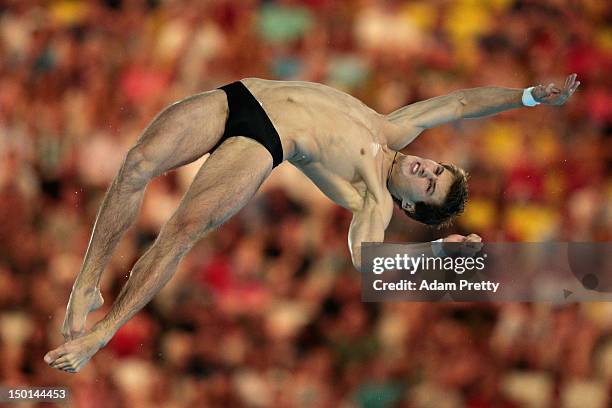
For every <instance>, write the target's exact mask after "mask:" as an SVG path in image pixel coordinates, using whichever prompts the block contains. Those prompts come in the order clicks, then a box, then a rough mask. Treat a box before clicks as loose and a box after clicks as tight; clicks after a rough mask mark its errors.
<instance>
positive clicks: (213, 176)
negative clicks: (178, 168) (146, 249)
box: [160, 136, 272, 244]
mask: <svg viewBox="0 0 612 408" xmlns="http://www.w3.org/2000/svg"><path fill="white" fill-rule="evenodd" d="M271 171H272V156H271V155H270V153H269V152H268V150H267V149H266V148H265V147H263V146H262V145H261V144H260V143H258V142H256V141H254V140H253V139H250V138H246V137H242V136H235V137H231V138H229V139H227V140H226V141H224V142H223V143H222V144H221V146H219V147H218V148H217V149H216V150H215V151H214V152H213V153H212V155H211V156H210V157H209V158H208V160H206V161H205V162H204V164H203V165H202V167H200V169H199V170H198V173H197V174H196V176H195V178H194V180H193V181H192V183H191V185H190V186H189V189H188V190H187V191H186V192H185V195H184V196H183V198H182V200H181V203H180V205H179V207H178V208H177V210H176V212H175V213H174V214H173V216H172V217H171V218H170V220H169V221H168V222H167V223H166V225H165V226H164V228H163V229H162V234H163V232H164V230H165V231H166V232H168V229H169V230H170V231H172V233H173V234H172V235H178V236H183V237H185V238H186V239H187V240H188V241H189V242H188V243H190V244H194V243H195V241H197V240H198V239H200V238H201V237H202V236H203V235H204V234H205V233H206V232H208V231H209V230H210V229H212V228H215V227H217V226H218V225H221V224H222V223H224V222H225V221H226V220H227V219H229V218H230V217H232V216H233V215H234V214H236V212H238V211H239V210H240V209H241V208H242V207H243V206H244V205H245V204H246V203H247V202H248V201H249V200H250V199H251V197H253V195H254V194H255V193H256V192H257V190H258V189H259V186H260V185H261V184H262V183H263V181H264V180H265V179H266V178H267V177H268V175H269V174H270V172H271ZM162 234H160V235H162Z"/></svg>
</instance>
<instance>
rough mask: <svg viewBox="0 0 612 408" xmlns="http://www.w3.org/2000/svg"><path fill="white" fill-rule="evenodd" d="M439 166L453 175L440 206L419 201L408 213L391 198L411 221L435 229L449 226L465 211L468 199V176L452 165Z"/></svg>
mask: <svg viewBox="0 0 612 408" xmlns="http://www.w3.org/2000/svg"><path fill="white" fill-rule="evenodd" d="M440 164H441V165H442V166H444V168H445V169H446V170H448V171H450V173H451V174H452V175H453V182H452V183H451V186H450V188H449V189H448V193H447V194H446V198H445V199H444V202H443V203H442V204H430V203H425V202H422V201H419V202H417V203H414V211H408V210H404V209H403V208H402V201H401V200H399V199H398V198H397V197H395V196H393V195H392V197H393V201H394V202H395V204H397V205H398V206H399V208H401V209H402V210H403V211H404V212H405V213H406V215H407V216H409V217H410V218H412V219H413V220H415V221H419V222H422V223H423V224H427V225H431V226H434V227H436V228H445V227H448V226H450V225H451V224H452V223H453V220H454V219H455V218H456V217H457V216H458V215H459V214H461V213H462V212H463V210H464V209H465V204H466V203H467V199H468V183H467V179H468V174H467V173H466V172H465V171H464V170H463V169H461V168H459V167H457V166H455V165H454V164H450V163H440Z"/></svg>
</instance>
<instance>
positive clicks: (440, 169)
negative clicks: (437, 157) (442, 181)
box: [436, 166, 444, 176]
mask: <svg viewBox="0 0 612 408" xmlns="http://www.w3.org/2000/svg"><path fill="white" fill-rule="evenodd" d="M442 172H444V166H438V168H437V169H436V176H439V175H440V174H442Z"/></svg>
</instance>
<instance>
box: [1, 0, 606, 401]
mask: <svg viewBox="0 0 612 408" xmlns="http://www.w3.org/2000/svg"><path fill="white" fill-rule="evenodd" d="M572 72H576V73H577V74H578V79H579V80H580V81H581V83H582V85H581V86H580V88H579V90H578V91H577V93H576V94H575V95H574V96H573V97H572V98H571V99H570V100H569V101H568V103H567V104H566V105H565V106H563V107H560V108H551V107H537V108H529V109H528V108H525V109H519V110H516V111H512V112H507V113H504V114H501V115H498V116H496V117H495V118H487V119H480V120H466V121H461V122H457V123H454V124H452V125H447V126H443V127H440V128H437V129H432V130H429V131H427V132H426V133H424V134H423V135H422V136H421V137H420V139H419V140H418V141H416V142H415V143H414V144H412V145H410V146H408V147H407V149H406V152H410V153H411V154H417V155H422V156H424V157H430V158H432V159H434V160H438V161H450V162H454V163H456V164H458V165H460V166H462V167H464V168H465V169H466V170H467V171H468V172H469V173H470V175H471V176H470V201H469V204H468V206H467V209H466V212H465V214H464V215H463V216H462V217H461V218H460V219H459V221H458V222H457V223H456V225H455V226H453V227H451V228H450V229H448V230H445V231H432V230H431V229H428V228H425V227H423V226H420V225H418V224H416V223H414V222H412V221H410V220H408V219H406V217H404V216H402V214H400V213H399V212H398V213H397V214H396V215H395V217H394V219H393V221H392V223H391V227H390V230H389V233H388V235H387V239H388V240H390V241H397V242H404V241H426V240H431V239H434V238H438V237H440V236H445V234H448V233H449V232H451V231H452V232H458V233H472V232H474V233H478V234H480V235H481V236H483V238H484V239H485V240H487V241H530V242H537V241H555V240H559V241H601V242H605V241H610V240H611V239H612V199H611V198H612V172H611V171H610V170H611V166H610V163H611V157H612V143H610V140H611V135H612V76H611V75H610V72H612V3H610V2H606V1H601V0H541V1H536V0H533V1H527V0H456V1H451V0H432V1H424V0H423V1H392V0H389V1H383V0H380V1H374V0H347V1H335V0H278V1H263V0H261V1H257V0H219V1H199V0H183V1H179V0H104V1H103V0H91V1H71V0H5V1H2V2H0V360H1V361H2V364H1V365H0V383H1V384H3V385H13V386H16V385H38V386H57V385H65V386H68V387H70V390H71V392H72V396H71V400H72V405H73V406H75V407H137V408H140V407H143V408H145V407H162V406H163V407H169V408H174V407H176V408H179V407H192V406H198V407H242V406H244V407H409V408H429V407H435V408H447V407H448V408H455V407H457V408H458V407H469V408H488V407H500V408H513V407H534V408H537V407H552V406H555V407H564V408H573V407H580V408H590V407H593V408H600V407H601V408H604V407H608V406H611V404H612V402H611V401H612V399H611V398H610V397H611V395H612V331H611V329H612V306H611V305H608V304H600V303H590V304H574V305H566V306H555V305H551V304H522V303H504V304H494V303H490V304H441V303H435V304H434V303H432V304H428V303H380V304H375V303H363V302H361V298H360V279H359V275H358V273H357V272H356V271H355V270H354V269H353V267H352V265H351V262H350V256H349V254H348V249H347V238H346V237H347V230H348V224H349V222H350V217H351V215H350V214H349V213H348V212H347V211H345V210H343V209H341V208H338V207H336V206H334V205H332V204H331V203H330V202H329V201H328V200H327V199H326V198H324V197H323V196H322V195H321V194H320V193H319V192H318V191H317V190H316V189H315V188H314V186H313V185H312V184H310V182H308V181H306V180H305V178H304V177H303V176H302V175H300V174H299V173H298V172H297V171H296V170H295V169H293V168H291V167H290V165H289V164H285V165H283V166H281V167H280V168H278V169H276V170H275V172H274V174H273V176H272V177H271V179H270V180H269V181H268V182H266V184H265V185H264V186H263V188H262V189H261V191H260V192H259V193H258V195H257V196H256V197H255V198H254V200H253V201H252V202H251V203H250V204H249V205H248V206H247V207H245V208H244V209H243V210H242V211H241V212H240V213H239V214H238V215H237V216H236V217H234V218H233V219H232V220H230V221H229V222H228V223H227V224H226V225H224V226H222V227H221V228H219V229H218V230H217V231H215V232H213V233H211V234H210V235H209V236H208V237H206V238H205V239H203V240H202V241H201V242H200V243H199V244H198V245H197V246H196V247H195V248H194V249H193V250H192V251H191V252H190V253H189V255H188V256H187V257H186V258H185V259H184V260H183V262H182V264H181V266H180V270H179V272H178V273H177V275H176V276H175V277H174V278H173V280H171V281H170V283H169V284H168V285H167V286H166V288H164V289H163V290H162V292H160V294H159V295H158V296H157V297H156V298H155V299H154V300H153V302H152V303H151V304H149V305H148V306H147V307H146V308H145V309H144V310H143V311H142V312H141V313H139V314H138V315H137V316H136V317H134V318H133V319H132V320H131V321H130V322H128V323H127V324H126V325H125V326H124V327H123V328H122V329H121V330H120V331H119V332H118V333H117V335H116V336H115V338H114V339H113V340H112V341H111V342H110V343H109V344H108V345H107V347H106V348H104V349H103V350H101V351H100V352H99V353H98V354H97V355H96V356H95V357H94V358H93V360H92V361H91V362H90V363H89V364H88V365H87V366H86V367H85V368H84V369H83V370H82V371H81V372H80V373H78V374H76V375H72V374H66V373H63V372H59V371H57V370H53V369H51V368H49V367H48V366H46V364H45V363H44V362H43V360H42V357H43V355H44V354H45V352H47V351H48V350H50V349H51V348H54V347H56V346H57V345H59V344H60V343H61V342H62V340H63V339H62V337H61V335H60V333H59V328H60V326H61V322H62V320H63V316H64V310H65V306H66V303H67V300H68V296H69V293H70V289H71V285H72V283H73V282H74V278H75V276H76V274H77V273H78V271H79V269H80V266H81V262H82V256H83V254H84V251H85V248H86V246H87V243H88V239H89V235H90V233H91V229H92V226H93V221H94V220H95V216H96V213H97V210H98V206H99V205H100V203H101V199H102V197H103V194H104V192H105V191H106V188H107V187H108V185H109V184H110V182H111V181H112V179H113V177H114V175H115V173H116V172H117V170H118V168H119V166H120V164H121V162H122V160H123V157H124V154H125V152H126V151H127V149H128V148H129V147H130V146H131V145H132V144H133V143H134V141H135V140H136V138H137V137H138V135H139V133H140V132H141V131H142V129H143V128H144V127H145V126H146V125H147V123H148V122H149V121H151V119H152V118H153V117H154V115H155V114H156V113H157V112H158V111H159V110H160V109H162V108H163V107H164V106H166V105H168V104H169V103H171V102H173V101H176V100H178V99H181V98H183V97H186V96H188V95H190V94H193V93H196V92H201V91H205V90H209V89H212V88H215V87H218V86H220V85H223V84H225V83H228V82H231V81H234V80H236V79H239V78H243V77H261V78H269V79H286V80H292V79H299V80H306V81H316V82H322V83H326V84H328V85H330V86H333V87H336V88H338V89H341V90H343V91H346V92H348V93H350V94H352V95H354V96H356V97H358V98H360V99H361V100H362V101H363V102H364V103H366V104H368V105H369V106H371V107H372V108H374V109H376V110H377V111H379V112H380V113H389V112H391V111H393V110H395V109H397V108H399V107H401V106H403V105H406V104H408V103H412V102H415V101H418V100H422V99H426V98H429V97H433V96H437V95H441V94H445V93H448V92H450V91H453V90H456V89H460V88H468V87H476V86H486V85H497V86H507V87H517V88H523V87H526V86H529V85H537V84H538V83H545V84H546V83H548V82H556V83H557V84H559V85H561V84H562V83H563V80H564V78H565V76H566V75H567V74H569V73H572ZM200 164H201V160H199V161H198V162H196V163H193V164H191V165H188V166H186V167H184V168H181V169H179V170H177V171H174V172H171V173H167V174H164V175H162V176H160V177H159V178H157V179H155V180H154V181H153V182H151V183H150V184H149V186H148V187H147V193H146V197H145V202H144V204H143V207H142V211H141V213H140V216H139V218H138V221H137V223H136V225H135V226H134V227H133V228H132V229H130V231H129V232H128V233H127V234H126V236H125V237H124V239H123V240H122V242H121V243H120V245H119V247H118V249H117V251H116V253H115V256H114V257H113V260H112V262H111V264H110V265H109V267H108V268H107V271H106V272H105V275H104V277H103V279H102V293H103V295H104V297H105V300H106V303H105V305H104V306H103V308H102V309H101V310H99V311H96V312H94V313H93V314H92V315H90V316H91V317H90V321H91V322H94V321H96V320H98V319H99V318H101V316H103V313H104V311H105V310H106V309H107V308H108V306H109V305H110V304H111V303H112V300H113V299H114V297H115V296H116V295H117V293H118V292H119V290H120V288H121V286H122V285H123V284H124V283H125V281H126V280H127V276H128V274H129V270H130V267H131V266H132V265H133V264H134V262H135V261H136V260H137V259H138V257H139V256H140V255H141V254H142V253H143V251H144V250H145V249H146V248H147V247H148V246H149V245H150V244H151V243H152V240H153V239H154V238H155V236H156V233H157V232H158V231H159V228H160V226H161V225H162V224H163V223H164V221H165V220H166V219H167V218H168V217H169V216H170V215H171V214H172V212H173V211H174V209H175V208H176V206H177V204H178V202H179V200H180V198H181V195H182V193H183V192H184V191H185V189H186V188H187V186H188V185H189V182H190V180H191V178H192V177H193V175H194V174H195V171H197V169H198V167H199V165H200ZM91 322H90V324H91ZM30 406H34V405H30Z"/></svg>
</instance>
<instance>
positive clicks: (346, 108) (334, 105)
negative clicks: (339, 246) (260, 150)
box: [242, 78, 393, 212]
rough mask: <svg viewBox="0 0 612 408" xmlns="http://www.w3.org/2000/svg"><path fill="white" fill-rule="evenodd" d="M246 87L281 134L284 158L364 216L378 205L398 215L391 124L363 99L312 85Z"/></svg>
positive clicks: (251, 81)
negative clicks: (387, 161) (389, 169)
mask: <svg viewBox="0 0 612 408" xmlns="http://www.w3.org/2000/svg"><path fill="white" fill-rule="evenodd" d="M242 83H243V84H244V85H245V86H246V87H247V88H248V89H249V91H251V93H252V94H253V96H255V98H256V99H257V100H259V102H260V103H261V104H262V106H263V108H264V110H265V111H266V113H267V114H268V116H269V117H270V120H271V121H272V123H273V124H274V127H275V128H276V130H277V132H278V134H279V136H280V139H281V143H282V145H283V151H284V157H285V159H286V160H288V161H289V162H290V163H291V164H293V165H294V166H296V167H297V168H298V169H300V170H301V171H302V172H303V173H304V174H305V175H306V176H308V177H309V178H310V179H311V180H312V181H313V182H314V183H315V184H316V185H317V187H318V188H319V189H320V190H321V191H322V192H323V193H324V194H326V195H327V196H328V197H329V198H330V199H331V200H333V201H334V202H335V203H337V204H339V205H341V206H343V207H345V208H347V209H350V210H358V209H359V208H361V207H362V206H363V203H364V199H365V198H366V197H367V196H368V194H369V195H371V196H372V197H371V198H373V199H375V200H376V201H377V202H379V203H381V202H382V205H384V206H385V207H387V208H389V212H391V211H392V208H393V203H392V199H391V196H390V195H389V193H388V191H387V189H386V178H387V173H386V171H385V168H384V160H383V157H384V153H383V152H384V150H388V147H387V142H386V138H385V131H386V127H387V126H388V122H387V121H386V120H385V118H384V116H383V115H380V114H379V113H377V112H376V111H374V110H373V109H371V108H369V107H368V106H366V105H365V104H363V103H362V102H361V101H359V100H358V99H356V98H354V97H352V96H350V95H348V94H346V93H343V92H341V91H338V90H336V89H334V88H331V87H328V86H325V85H322V84H318V83H312V82H299V81H270V80H263V79H256V78H247V79H243V80H242Z"/></svg>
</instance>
